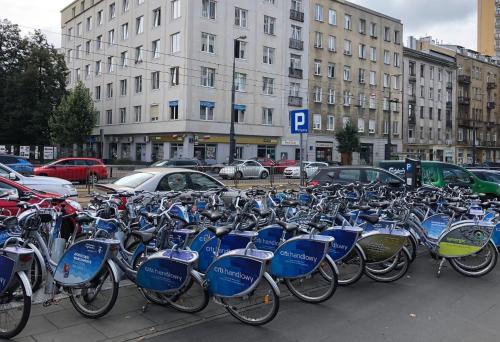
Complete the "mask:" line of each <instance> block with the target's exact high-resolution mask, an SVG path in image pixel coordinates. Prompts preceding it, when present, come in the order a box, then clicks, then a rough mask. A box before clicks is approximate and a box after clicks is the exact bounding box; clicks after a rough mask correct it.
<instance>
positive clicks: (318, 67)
mask: <svg viewBox="0 0 500 342" xmlns="http://www.w3.org/2000/svg"><path fill="white" fill-rule="evenodd" d="M314 75H316V76H321V61H320V60H319V59H315V60H314Z"/></svg>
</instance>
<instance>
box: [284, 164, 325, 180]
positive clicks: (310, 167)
mask: <svg viewBox="0 0 500 342" xmlns="http://www.w3.org/2000/svg"><path fill="white" fill-rule="evenodd" d="M302 163H303V167H304V176H305V178H309V177H311V176H312V175H313V174H314V173H315V172H316V171H317V170H318V169H321V168H324V167H327V166H328V164H327V163H322V162H311V161H305V162H302ZM283 175H284V176H285V178H300V166H289V167H287V168H286V169H285V171H283Z"/></svg>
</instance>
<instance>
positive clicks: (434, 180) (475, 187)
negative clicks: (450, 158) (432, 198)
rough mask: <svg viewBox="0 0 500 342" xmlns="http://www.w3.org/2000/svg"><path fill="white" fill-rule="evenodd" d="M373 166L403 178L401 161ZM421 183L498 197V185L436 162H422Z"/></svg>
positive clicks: (450, 165) (403, 168)
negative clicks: (448, 186) (457, 187)
mask: <svg viewBox="0 0 500 342" xmlns="http://www.w3.org/2000/svg"><path fill="white" fill-rule="evenodd" d="M375 164H376V166H378V167H380V168H382V169H385V170H387V171H389V172H391V173H393V174H396V175H397V176H399V177H401V178H404V176H405V162H404V161H403V160H384V161H379V162H375ZM422 183H423V184H432V185H435V186H438V187H444V186H445V185H451V186H461V187H464V186H465V187H468V188H470V189H472V191H474V192H477V193H484V194H486V195H488V196H490V197H497V196H500V184H498V183H494V182H487V181H484V180H481V179H479V178H478V177H477V176H476V175H474V174H473V173H472V172H470V171H468V170H466V169H464V168H463V167H460V166H456V165H453V164H448V163H442V162H437V161H427V160H423V161H422Z"/></svg>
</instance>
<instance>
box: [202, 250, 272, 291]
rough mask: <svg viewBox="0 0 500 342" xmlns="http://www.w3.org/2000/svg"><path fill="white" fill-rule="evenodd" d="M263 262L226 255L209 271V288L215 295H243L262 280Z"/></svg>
mask: <svg viewBox="0 0 500 342" xmlns="http://www.w3.org/2000/svg"><path fill="white" fill-rule="evenodd" d="M261 269H262V262H261V261H258V260H255V259H251V258H246V257H242V256H225V257H221V258H220V259H218V260H216V261H215V262H214V263H213V264H212V265H211V266H210V268H209V269H208V271H207V280H208V290H209V291H210V293H212V294H213V295H215V296H219V297H232V296H236V295H243V294H244V293H245V292H246V291H247V290H249V289H251V287H252V285H253V284H255V283H256V282H257V281H258V280H260V274H261Z"/></svg>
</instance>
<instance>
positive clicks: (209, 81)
mask: <svg viewBox="0 0 500 342" xmlns="http://www.w3.org/2000/svg"><path fill="white" fill-rule="evenodd" d="M201 85H202V86H204V87H212V88H213V87H214V86H215V69H214V68H207V67H201Z"/></svg>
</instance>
